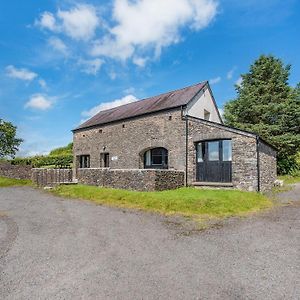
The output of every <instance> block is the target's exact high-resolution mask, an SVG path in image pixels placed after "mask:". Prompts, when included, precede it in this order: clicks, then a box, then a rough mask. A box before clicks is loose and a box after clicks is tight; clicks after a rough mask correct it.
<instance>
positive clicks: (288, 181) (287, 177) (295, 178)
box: [279, 174, 300, 184]
mask: <svg viewBox="0 0 300 300" xmlns="http://www.w3.org/2000/svg"><path fill="white" fill-rule="evenodd" d="M279 179H281V180H283V182H284V183H286V184H293V183H297V182H300V174H299V175H297V176H291V175H284V176H279Z"/></svg>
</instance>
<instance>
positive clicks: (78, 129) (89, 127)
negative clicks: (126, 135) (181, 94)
mask: <svg viewBox="0 0 300 300" xmlns="http://www.w3.org/2000/svg"><path fill="white" fill-rule="evenodd" d="M184 106H185V105H177V106H174V107H168V108H163V109H160V110H156V111H151V112H147V113H144V114H140V115H136V116H132V117H127V118H122V119H118V120H113V121H110V122H105V123H100V124H95V125H90V126H87V127H77V128H75V129H72V130H71V131H72V132H78V131H82V130H87V129H92V128H97V127H101V126H105V125H108V124H112V123H118V122H123V121H128V120H131V119H135V118H139V117H144V116H147V115H151V114H156V113H160V112H163V111H168V110H175V109H178V108H180V107H184Z"/></svg>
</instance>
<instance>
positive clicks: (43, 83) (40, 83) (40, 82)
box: [39, 79, 47, 88]
mask: <svg viewBox="0 0 300 300" xmlns="http://www.w3.org/2000/svg"><path fill="white" fill-rule="evenodd" d="M39 85H40V86H41V87H42V88H46V87H47V82H46V81H45V80H44V79H40V80H39Z"/></svg>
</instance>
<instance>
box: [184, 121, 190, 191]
mask: <svg viewBox="0 0 300 300" xmlns="http://www.w3.org/2000/svg"><path fill="white" fill-rule="evenodd" d="M188 134H189V120H188V117H187V116H185V186H187V185H188V150H189V146H188Z"/></svg>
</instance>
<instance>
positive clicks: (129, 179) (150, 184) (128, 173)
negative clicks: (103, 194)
mask: <svg viewBox="0 0 300 300" xmlns="http://www.w3.org/2000/svg"><path fill="white" fill-rule="evenodd" d="M77 178H78V183H81V184H87V185H96V186H101V187H110V188H117V189H128V190H136V191H162V190H170V189H176V188H179V187H182V186H183V185H184V172H183V171H171V170H145V169H135V170H134V169H123V170H120V169H108V168H94V169H78V171H77Z"/></svg>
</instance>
